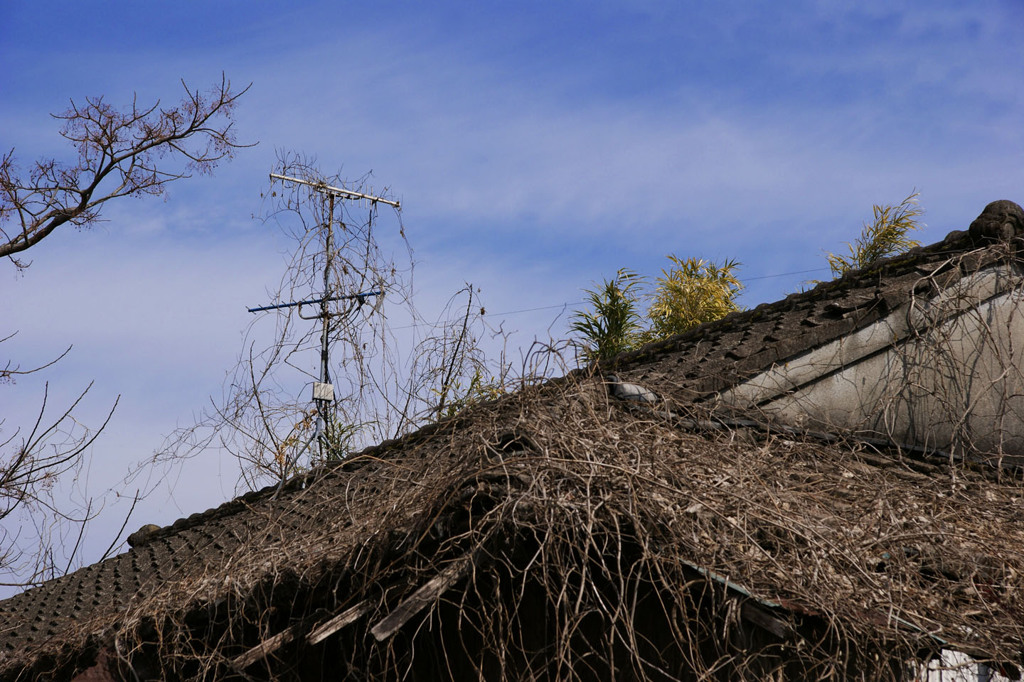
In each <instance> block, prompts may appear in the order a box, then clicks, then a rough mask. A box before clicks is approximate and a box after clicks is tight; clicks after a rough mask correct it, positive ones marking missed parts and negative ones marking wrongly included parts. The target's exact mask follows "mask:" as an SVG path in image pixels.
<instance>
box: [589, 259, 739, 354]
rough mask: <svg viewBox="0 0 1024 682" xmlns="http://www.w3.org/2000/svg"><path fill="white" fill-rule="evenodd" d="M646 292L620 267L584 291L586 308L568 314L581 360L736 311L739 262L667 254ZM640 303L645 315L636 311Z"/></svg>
mask: <svg viewBox="0 0 1024 682" xmlns="http://www.w3.org/2000/svg"><path fill="white" fill-rule="evenodd" d="M668 259H669V260H670V261H672V266H671V267H669V268H667V269H665V270H662V273H661V274H662V276H661V277H659V278H658V280H657V282H656V284H655V287H654V290H653V291H652V292H649V293H648V292H645V291H644V283H645V282H644V278H643V277H642V276H640V275H638V274H636V273H635V272H633V271H631V270H626V269H621V270H619V271H618V272H617V273H616V274H615V277H614V278H612V279H610V280H605V281H604V284H603V285H602V286H601V287H600V288H599V289H588V290H586V293H587V302H588V303H589V308H590V309H589V310H582V311H579V312H577V313H576V314H575V315H573V318H572V323H571V324H570V327H569V328H570V330H571V331H572V332H574V333H575V334H576V335H577V336H578V337H579V338H580V340H581V341H582V344H583V349H584V352H583V356H584V359H585V360H586V361H587V362H593V361H595V360H609V359H611V358H613V357H615V356H616V355H618V354H619V353H622V352H625V351H628V350H633V349H634V348H638V347H639V346H641V345H643V344H645V343H650V342H652V341H658V340H660V339H664V338H667V337H669V336H672V335H673V334H679V333H681V332H685V331H688V330H690V329H693V328H694V327H696V326H697V325H700V324H703V323H705V322H711V321H714V320H717V319H719V318H721V317H724V316H726V315H728V314H729V313H731V312H733V311H734V310H739V305H737V303H736V297H737V296H738V295H739V293H740V291H742V290H743V285H742V284H741V283H740V281H739V279H737V277H736V269H737V268H738V267H739V263H737V262H736V261H734V260H728V261H725V262H724V263H723V264H722V265H717V264H715V263H713V262H710V261H706V260H704V259H701V258H687V259H686V260H683V259H681V258H677V257H676V256H669V257H668ZM646 301H650V303H649V305H647V317H646V318H645V317H644V316H643V314H642V313H641V312H640V311H641V310H642V309H643V307H644V305H645V303H646Z"/></svg>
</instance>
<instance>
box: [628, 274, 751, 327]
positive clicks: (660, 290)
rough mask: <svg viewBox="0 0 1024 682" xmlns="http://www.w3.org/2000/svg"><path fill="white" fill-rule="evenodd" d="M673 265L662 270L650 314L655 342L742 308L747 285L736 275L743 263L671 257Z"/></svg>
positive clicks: (648, 314)
mask: <svg viewBox="0 0 1024 682" xmlns="http://www.w3.org/2000/svg"><path fill="white" fill-rule="evenodd" d="M668 259H669V260H670V261H672V263H673V265H672V267H670V268H668V269H665V270H662V271H661V277H659V278H658V283H657V286H656V287H655V290H654V296H653V300H652V301H651V306H650V308H649V309H648V311H647V316H648V317H649V318H650V320H651V328H650V331H649V332H648V337H649V338H648V339H645V340H650V341H654V340H657V339H663V338H666V337H669V336H672V335H673V334H680V333H682V332H685V331H689V330H690V329H693V328H694V327H696V326H698V325H701V324H704V323H705V322H713V321H714V320H718V319H720V318H723V317H725V316H726V315H728V314H729V313H731V312H733V311H735V310H739V309H740V306H739V305H738V304H737V303H736V297H737V296H739V294H740V292H741V291H742V290H743V284H742V283H741V282H740V281H739V279H738V278H737V277H736V270H737V268H739V265H740V264H739V263H738V262H736V261H735V260H727V261H725V262H724V263H722V264H721V265H716V264H715V263H712V262H710V261H706V260H704V259H703V258H687V259H686V260H682V259H680V258H677V257H676V256H671V255H670V256H669V257H668Z"/></svg>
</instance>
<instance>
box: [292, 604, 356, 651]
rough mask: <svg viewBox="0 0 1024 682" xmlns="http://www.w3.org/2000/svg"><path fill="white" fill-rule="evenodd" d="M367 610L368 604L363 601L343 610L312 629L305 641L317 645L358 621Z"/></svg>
mask: <svg viewBox="0 0 1024 682" xmlns="http://www.w3.org/2000/svg"><path fill="white" fill-rule="evenodd" d="M369 610H370V604H369V602H367V601H365V600H363V601H361V602H359V603H358V604H356V605H355V606H353V607H351V608H348V609H345V610H344V611H342V612H341V613H339V614H338V615H337V616H335V617H334V618H331V619H330V620H328V621H326V622H324V623H321V624H320V625H318V626H316V627H315V628H313V631H312V632H310V633H309V634H308V635H306V641H307V642H309V643H310V644H319V643H320V642H322V641H324V640H325V639H327V638H328V637H330V636H331V635H333V634H334V633H335V632H337V631H338V630H341V629H342V628H343V627H345V626H346V625H351V624H352V623H354V622H356V621H357V620H359V619H360V618H361V617H362V616H363V614H365V613H366V612H367V611H369Z"/></svg>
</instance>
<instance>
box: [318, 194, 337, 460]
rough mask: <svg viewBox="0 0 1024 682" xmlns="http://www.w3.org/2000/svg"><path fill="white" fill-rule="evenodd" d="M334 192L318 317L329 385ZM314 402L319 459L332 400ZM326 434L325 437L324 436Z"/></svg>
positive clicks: (322, 364) (322, 371)
mask: <svg viewBox="0 0 1024 682" xmlns="http://www.w3.org/2000/svg"><path fill="white" fill-rule="evenodd" d="M334 196H335V195H334V193H333V192H332V193H330V194H328V195H327V199H328V202H329V203H328V209H327V232H326V234H325V235H324V295H323V298H322V299H321V300H320V318H321V319H322V321H323V331H322V332H321V334H320V383H322V384H325V385H328V386H330V385H331V374H330V372H331V369H330V348H329V340H330V327H331V315H330V311H329V310H328V301H327V298H328V297H329V296H330V295H331V262H332V261H333V260H334ZM333 392H334V391H333V388H332V389H331V393H333ZM314 400H315V402H316V440H317V443H318V445H319V449H320V459H321V460H322V459H324V441H325V440H327V441H328V442H329V441H330V437H331V433H330V432H331V423H330V422H329V421H328V420H327V416H326V415H327V411H328V410H329V409H330V404H331V403H332V402H334V401H333V396H332V397H331V399H330V400H327V399H325V398H315V399H314ZM324 436H326V439H325V438H324Z"/></svg>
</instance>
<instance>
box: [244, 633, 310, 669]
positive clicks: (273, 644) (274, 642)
mask: <svg viewBox="0 0 1024 682" xmlns="http://www.w3.org/2000/svg"><path fill="white" fill-rule="evenodd" d="M298 628H299V624H298V623H296V624H295V625H292V626H291V627H288V628H285V629H284V630H282V631H281V632H279V633H277V634H276V635H274V636H273V637H269V638H267V639H265V640H263V641H262V642H260V643H259V644H257V645H256V646H254V647H253V648H251V649H249V650H248V651H246V652H245V653H244V654H241V655H239V656H235V657H234V658H233V659H231V665H232V667H234V669H235V670H245V669H246V668H248V667H249V666H250V665H252V664H253V663H255V662H256V661H259V660H261V659H263V658H266V657H267V656H269V655H270V654H272V653H274V652H275V651H277V650H278V649H280V648H281V647H282V646H283V645H285V644H287V643H288V642H290V641H292V640H293V639H295V633H296V631H297V630H298Z"/></svg>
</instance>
